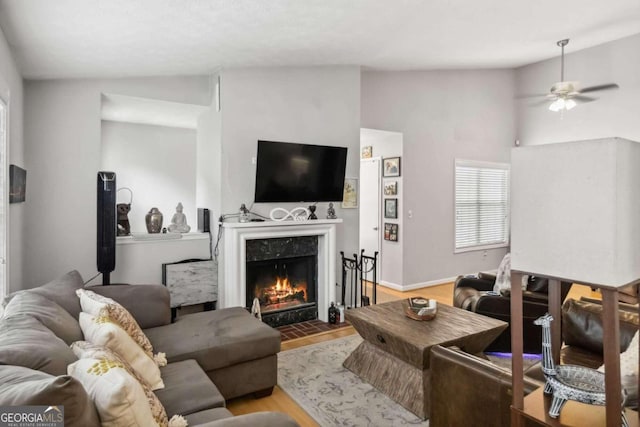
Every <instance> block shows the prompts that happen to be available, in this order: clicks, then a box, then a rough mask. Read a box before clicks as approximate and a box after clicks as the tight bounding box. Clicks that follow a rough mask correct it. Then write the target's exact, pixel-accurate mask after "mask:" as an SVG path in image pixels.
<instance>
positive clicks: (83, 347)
mask: <svg viewBox="0 0 640 427" xmlns="http://www.w3.org/2000/svg"><path fill="white" fill-rule="evenodd" d="M71 350H73V353H74V354H75V355H76V356H77V357H78V359H90V358H93V359H107V360H114V361H116V362H118V363H120V364H122V366H124V369H126V370H127V372H128V373H129V374H130V375H131V376H133V377H134V378H135V379H136V380H137V381H138V382H139V383H140V385H141V386H142V390H143V391H144V394H145V396H146V397H147V402H148V403H149V408H150V409H151V415H152V416H153V419H154V420H155V422H156V424H157V425H159V426H160V427H168V425H169V419H168V417H167V412H166V411H165V410H164V406H162V403H160V400H158V397H157V396H156V395H155V393H154V392H153V391H151V388H149V386H148V385H147V383H146V381H145V380H144V379H143V378H142V377H141V376H140V375H138V373H137V372H136V371H135V370H134V369H133V368H132V367H131V365H129V363H128V362H127V361H126V360H124V358H122V357H120V356H119V355H118V354H117V353H115V352H113V351H111V350H110V349H108V348H107V347H103V346H99V345H95V344H91V343H90V342H87V341H76V342H74V343H73V344H72V345H71Z"/></svg>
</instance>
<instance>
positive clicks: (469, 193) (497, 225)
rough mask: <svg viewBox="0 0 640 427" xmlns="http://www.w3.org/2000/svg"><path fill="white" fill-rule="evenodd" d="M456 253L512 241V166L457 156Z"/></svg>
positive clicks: (503, 244)
mask: <svg viewBox="0 0 640 427" xmlns="http://www.w3.org/2000/svg"><path fill="white" fill-rule="evenodd" d="M455 180H456V184H455V185H456V193H455V198H456V202H455V203H456V248H455V252H466V251H472V250H481V249H490V248H499V247H504V246H507V245H508V244H509V165H508V164H504V163H488V162H476V161H471V160H459V159H456V176H455Z"/></svg>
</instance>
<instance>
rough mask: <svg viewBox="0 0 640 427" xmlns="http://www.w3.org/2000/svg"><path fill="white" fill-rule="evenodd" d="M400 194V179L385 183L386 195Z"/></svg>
mask: <svg viewBox="0 0 640 427" xmlns="http://www.w3.org/2000/svg"><path fill="white" fill-rule="evenodd" d="M396 194H398V181H389V182H385V183H384V195H385V196H395V195H396Z"/></svg>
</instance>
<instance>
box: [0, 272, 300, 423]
mask: <svg viewBox="0 0 640 427" xmlns="http://www.w3.org/2000/svg"><path fill="white" fill-rule="evenodd" d="M81 287H83V281H82V278H81V277H80V275H79V274H78V273H77V272H75V271H73V272H71V273H68V274H67V275H65V276H64V277H62V278H60V279H58V280H54V281H53V282H50V283H48V284H46V285H43V286H40V287H38V288H33V289H29V290H26V291H20V292H17V293H14V294H11V295H9V296H8V297H7V298H6V299H5V301H4V313H3V315H2V318H1V319H0V405H12V406H13V405H56V404H57V405H64V408H65V426H67V427H72V426H82V427H91V426H98V425H99V417H98V415H97V413H96V410H95V407H94V405H93V403H92V402H91V400H90V398H89V397H88V395H87V394H86V392H85V391H84V388H83V387H82V385H80V383H79V382H78V381H77V380H75V379H74V378H72V377H70V376H68V375H66V366H67V365H68V364H69V363H72V362H73V361H75V355H74V354H73V352H72V351H71V350H70V348H69V344H71V343H72V342H73V341H77V340H81V339H82V331H81V330H80V327H79V325H78V315H79V313H80V311H81V308H80V303H79V299H78V298H77V296H76V295H75V290H76V289H79V288H81ZM90 289H91V290H93V291H94V292H96V293H99V294H101V295H104V296H107V297H109V298H112V299H114V300H116V301H118V302H119V303H120V304H122V305H123V306H124V307H125V308H126V309H127V310H129V312H130V313H131V314H132V315H133V316H134V317H135V318H136V320H137V322H138V324H139V325H140V327H141V328H142V329H143V330H144V332H145V334H146V335H147V337H148V338H149V340H150V341H151V343H152V344H153V347H154V350H155V351H160V352H165V353H166V355H167V360H168V362H169V363H168V365H167V366H165V367H162V368H161V373H162V378H163V381H164V384H165V388H164V389H162V390H157V391H156V395H157V396H158V399H159V400H160V401H161V402H162V404H163V406H164V407H165V410H166V412H167V414H168V416H169V417H171V416H172V415H175V414H180V415H183V416H184V417H185V418H186V420H187V421H188V423H189V426H194V427H195V426H200V427H216V426H220V427H222V426H252V427H271V426H274V427H275V426H282V427H288V426H297V425H298V424H297V423H296V422H295V421H294V420H293V419H291V417H289V416H288V415H286V414H283V413H277V412H260V413H253V414H247V415H239V416H233V415H232V414H231V413H230V412H229V411H228V410H227V409H226V408H225V401H226V400H227V399H231V398H234V397H238V396H243V395H247V394H253V395H255V396H256V397H262V396H265V395H268V394H270V393H271V390H272V389H273V386H274V385H275V384H276V381H277V353H278V352H279V351H280V333H279V332H278V331H276V330H274V329H272V328H270V327H269V326H267V325H265V324H263V323H261V322H260V321H258V320H256V319H255V318H253V317H252V316H251V315H250V314H249V313H247V311H246V310H244V309H242V308H239V307H236V308H228V309H222V310H214V311H207V312H202V313H195V314H189V315H185V316H182V317H180V318H178V319H177V321H176V322H175V323H171V309H170V305H169V293H168V291H167V290H166V288H165V287H164V286H161V285H135V286H134V285H110V286H92V287H90Z"/></svg>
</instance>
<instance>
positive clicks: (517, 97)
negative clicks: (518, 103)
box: [516, 93, 549, 99]
mask: <svg viewBox="0 0 640 427" xmlns="http://www.w3.org/2000/svg"><path fill="white" fill-rule="evenodd" d="M542 96H549V94H548V93H530V94H526V95H516V99H525V98H540V97H542Z"/></svg>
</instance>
